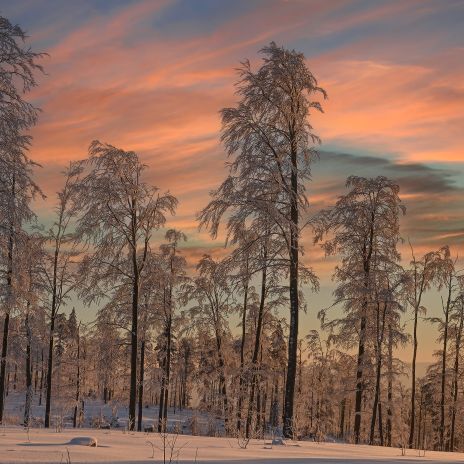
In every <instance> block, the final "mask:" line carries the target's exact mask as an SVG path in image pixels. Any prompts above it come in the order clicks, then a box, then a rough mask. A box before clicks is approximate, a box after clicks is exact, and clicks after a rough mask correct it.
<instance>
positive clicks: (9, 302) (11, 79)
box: [0, 16, 42, 423]
mask: <svg viewBox="0 0 464 464" xmlns="http://www.w3.org/2000/svg"><path fill="white" fill-rule="evenodd" d="M25 39H26V34H25V32H24V31H23V30H22V29H21V28H20V27H19V26H17V25H13V24H11V23H10V21H9V20H8V19H6V18H4V17H2V16H0V260H1V262H0V266H1V273H2V282H1V298H2V312H3V315H4V322H3V338H2V352H1V360H0V423H1V422H2V420H3V410H4V398H5V379H6V363H7V356H8V339H9V323H10V317H11V315H12V311H13V310H14V306H15V295H14V292H15V290H14V286H15V279H16V277H17V276H16V268H15V267H16V256H15V255H16V252H17V248H18V246H19V243H18V240H19V238H20V237H21V235H22V234H21V229H22V227H23V226H24V225H25V223H26V222H29V221H31V220H32V219H33V218H34V213H33V212H32V210H31V207H30V203H31V200H32V198H33V197H34V196H36V195H37V194H40V190H39V188H38V186H37V185H36V184H35V182H34V180H33V178H32V170H33V167H34V166H35V163H34V162H32V161H31V160H30V159H29V157H28V155H27V150H28V147H29V145H30V142H31V137H30V136H29V135H28V134H27V131H28V130H29V129H30V128H31V127H32V126H34V125H35V123H36V122H37V117H38V109H37V108H35V107H34V106H33V105H32V104H31V103H29V102H27V101H26V100H25V99H24V95H25V93H27V92H28V91H29V90H30V89H31V88H33V87H34V86H36V85H37V82H36V80H35V73H36V72H37V71H41V70H42V68H41V67H40V65H39V64H38V63H37V61H38V59H39V58H40V57H41V54H40V53H36V52H33V51H32V50H31V49H30V47H28V46H26V44H25Z"/></svg>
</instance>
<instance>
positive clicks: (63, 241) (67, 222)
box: [43, 166, 78, 428]
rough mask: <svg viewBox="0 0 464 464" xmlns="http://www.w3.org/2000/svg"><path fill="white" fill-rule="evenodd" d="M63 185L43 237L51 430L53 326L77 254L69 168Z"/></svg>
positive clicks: (47, 419) (71, 286)
mask: <svg viewBox="0 0 464 464" xmlns="http://www.w3.org/2000/svg"><path fill="white" fill-rule="evenodd" d="M64 176H65V182H64V186H63V188H62V190H61V191H60V192H58V194H57V199H58V204H57V205H56V207H55V215H56V216H55V220H54V222H53V225H52V226H51V227H50V229H49V230H48V232H47V234H46V245H45V246H48V250H47V251H48V253H47V255H46V257H45V265H44V270H43V273H44V281H45V283H44V285H45V288H46V290H47V293H48V296H49V312H48V317H49V323H50V330H49V337H48V365H47V383H46V400H45V422H44V425H45V428H48V427H50V410H51V401H52V385H53V355H54V342H55V335H56V333H55V329H56V328H55V325H56V320H57V316H58V315H59V314H60V309H61V308H62V307H63V305H64V304H65V302H66V300H67V299H68V298H69V296H70V293H71V292H72V291H73V290H74V289H75V287H76V285H77V276H76V274H75V272H76V265H75V262H74V261H75V258H76V257H77V255H78V251H77V249H76V242H75V241H74V235H73V233H72V232H71V228H72V227H73V225H74V224H73V219H74V215H75V210H74V205H73V200H72V196H73V194H74V188H75V184H76V181H77V177H76V176H78V170H76V169H75V166H70V167H69V168H68V169H67V170H65V171H64Z"/></svg>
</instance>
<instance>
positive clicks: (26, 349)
mask: <svg viewBox="0 0 464 464" xmlns="http://www.w3.org/2000/svg"><path fill="white" fill-rule="evenodd" d="M25 39H26V36H25V33H24V32H23V31H22V29H21V28H20V27H19V26H15V25H12V24H11V23H10V22H9V21H8V20H7V19H6V18H3V17H0V82H1V87H0V150H1V157H0V163H1V167H0V268H1V273H2V276H1V277H2V278H1V283H0V286H1V288H0V291H1V295H0V296H1V313H2V319H3V331H2V334H3V336H2V352H1V364H0V423H5V422H6V421H7V417H6V415H5V414H4V413H5V402H6V401H8V397H9V396H10V394H11V391H12V390H18V391H21V392H24V407H23V412H24V417H23V418H22V419H21V422H22V423H23V424H24V425H26V426H29V425H30V424H31V423H32V422H33V419H34V418H33V417H32V414H31V405H32V402H33V400H34V399H35V400H36V401H38V403H39V405H42V403H43V404H44V417H43V424H44V426H45V427H50V426H51V425H52V423H53V417H54V415H53V414H52V406H53V408H54V410H55V411H56V410H58V409H60V408H61V409H63V410H70V411H72V417H73V425H74V426H75V427H76V426H79V425H83V424H84V423H85V410H84V401H83V400H84V398H87V397H89V396H94V397H98V398H100V399H101V400H103V401H104V402H105V403H107V402H127V403H128V426H129V428H130V429H131V430H134V429H137V430H139V431H140V430H142V428H143V421H142V416H143V407H144V406H145V405H147V404H156V405H158V411H159V413H158V416H159V417H158V420H157V427H158V430H159V431H164V430H165V429H166V427H167V423H168V415H169V410H170V408H175V409H179V408H180V409H183V408H187V407H191V406H194V407H196V408H198V409H199V410H204V411H207V412H209V413H211V414H213V415H214V416H215V417H217V418H220V421H222V423H223V424H224V430H225V433H227V434H229V435H239V436H243V437H246V438H250V437H256V436H261V435H263V434H265V433H267V432H269V431H270V430H274V431H275V430H281V431H282V434H283V436H285V437H287V438H289V437H291V438H304V437H312V438H314V439H324V438H327V437H329V436H331V437H339V438H341V439H344V440H347V441H352V442H354V443H369V444H380V445H386V446H396V445H398V444H400V445H401V446H409V447H411V448H413V447H416V448H424V449H425V448H433V449H440V450H450V451H454V450H458V449H462V448H463V446H464V445H463V439H464V436H463V435H464V427H463V424H462V417H463V414H462V412H463V402H462V399H461V398H462V374H463V369H462V363H461V358H462V353H461V341H462V329H463V321H464V278H463V274H462V272H461V270H460V269H459V264H458V261H457V259H456V258H455V257H454V255H453V253H452V251H451V250H450V248H449V247H448V246H447V245H445V244H444V245H443V246H442V247H441V248H440V249H437V250H432V251H430V252H427V253H425V254H424V255H423V256H416V254H415V252H414V248H413V246H412V244H410V250H411V259H410V263H409V264H408V265H407V266H405V265H404V264H403V262H402V260H401V256H400V253H399V250H398V248H399V245H400V243H401V242H402V238H401V233H400V219H401V216H402V215H404V214H405V213H406V209H405V207H404V205H403V203H402V201H401V199H400V187H399V185H398V184H397V183H396V182H395V181H394V180H392V179H388V178H386V177H384V176H377V177H375V178H364V177H359V176H355V175H352V176H349V177H348V179H347V181H346V186H345V188H346V193H344V194H343V195H341V196H340V197H339V198H338V199H337V200H336V201H335V202H334V204H333V206H331V207H329V208H327V209H324V210H322V211H312V210H311V208H310V205H309V201H308V196H309V193H308V190H309V188H310V181H311V167H312V163H313V162H314V160H315V158H316V157H317V155H318V154H317V151H316V147H317V145H318V144H319V143H320V140H319V137H318V136H317V135H316V134H315V133H314V131H313V128H312V126H311V124H310V121H311V117H312V113H313V112H314V111H317V112H322V111H323V108H322V103H321V102H322V101H323V100H324V99H325V98H327V94H326V92H325V90H324V89H322V88H321V87H319V85H318V83H317V80H316V78H315V77H314V76H313V74H312V73H311V72H310V70H309V69H308V66H307V63H306V60H305V57H304V56H303V54H301V53H298V52H295V51H294V50H288V49H285V48H283V47H280V46H277V45H276V44H275V43H273V42H271V43H270V44H269V45H268V46H266V47H264V48H263V49H262V50H261V56H262V62H261V65H260V67H259V68H258V69H256V70H255V69H254V68H253V67H252V66H251V64H250V62H249V61H247V60H246V61H244V62H243V63H242V64H241V66H240V68H239V70H238V79H237V82H236V95H237V98H238V103H237V104H236V106H234V107H231V108H224V109H223V110H222V111H221V118H222V128H221V134H220V136H221V142H222V144H223V146H224V148H225V151H226V154H227V163H226V176H225V179H224V181H223V182H222V183H221V184H220V186H219V187H218V188H217V189H216V190H214V191H213V192H212V193H211V198H210V201H209V203H208V204H207V205H206V206H205V207H204V208H203V209H202V210H201V211H200V213H199V214H198V218H197V219H198V223H199V228H200V229H202V230H205V231H207V232H208V233H209V234H210V235H211V238H212V239H215V238H217V237H218V236H221V237H222V236H225V246H226V250H227V254H226V256H225V257H224V258H222V259H216V258H215V257H214V256H213V255H210V254H204V255H203V256H202V257H201V259H200V260H199V262H198V263H196V266H195V271H193V272H191V271H190V270H189V267H188V266H189V265H190V266H192V265H193V263H187V260H186V258H185V247H186V244H185V242H186V240H187V237H186V235H185V234H184V233H183V232H182V231H180V230H175V229H172V228H169V227H168V220H169V217H170V216H172V215H173V214H175V210H176V207H177V204H178V200H177V199H176V197H175V196H173V195H172V194H171V193H170V192H169V191H162V190H161V189H160V188H158V187H155V186H153V185H151V184H150V183H149V182H148V181H147V180H146V166H145V165H144V164H143V162H142V160H141V159H140V157H139V156H138V154H137V153H135V152H133V151H126V150H123V149H120V148H117V147H115V146H112V145H110V144H107V143H102V142H100V141H98V140H96V141H93V142H91V143H90V146H89V150H88V155H87V157H86V158H85V159H82V160H79V161H73V162H71V163H70V164H69V166H68V167H67V168H66V169H65V170H64V172H63V180H62V188H61V190H60V191H59V192H58V193H57V196H56V198H55V202H54V204H55V206H54V209H53V220H52V222H51V224H50V225H49V226H45V225H44V224H40V221H39V220H38V217H37V215H36V213H35V212H34V210H33V202H34V199H36V198H37V197H44V195H43V193H42V191H41V189H40V187H39V186H38V185H37V184H36V182H35V180H34V171H35V170H36V168H37V167H38V166H37V164H36V163H35V162H34V161H32V160H31V159H30V157H29V154H28V151H29V147H30V144H31V137H30V135H29V132H30V129H31V128H32V127H33V126H34V125H35V124H36V123H37V120H38V116H39V112H40V110H39V109H38V108H35V107H34V106H33V105H32V104H31V103H29V102H28V101H27V100H26V94H27V92H28V91H29V90H30V89H31V88H33V87H34V86H36V85H37V82H36V77H35V76H36V75H37V73H41V72H43V69H42V67H41V66H40V65H39V64H38V63H39V61H40V59H41V58H42V57H43V55H44V54H42V53H36V52H33V51H32V50H31V49H30V48H29V47H27V46H26V45H25ZM49 201H51V200H49ZM160 237H164V238H160ZM302 237H305V238H306V237H311V238H312V239H313V240H314V242H315V243H316V244H319V245H320V246H321V247H322V249H323V250H324V252H325V254H326V255H327V256H329V255H333V256H336V257H337V258H338V261H337V264H336V266H335V269H334V273H333V280H334V282H335V290H334V292H333V301H331V302H328V304H327V307H326V308H324V309H321V310H320V312H319V314H318V317H319V319H320V322H321V325H320V328H319V330H316V329H315V328H311V330H309V333H308V329H309V328H305V329H306V330H305V335H303V336H302V335H301V332H300V331H299V329H300V324H299V315H300V313H301V311H304V310H305V308H306V301H305V298H307V297H308V296H309V298H310V297H311V295H312V293H313V292H316V291H317V290H318V288H319V280H318V277H317V275H316V273H315V270H314V269H312V268H311V267H310V266H308V265H307V263H306V262H305V261H306V260H305V259H304V257H303V254H304V248H303V246H302V243H301V242H302ZM307 290H309V291H307ZM432 290H433V291H435V292H438V293H440V294H441V295H442V299H441V306H442V307H441V316H440V317H433V318H430V317H429V318H427V317H426V307H425V306H424V295H425V294H426V293H427V292H430V291H432ZM76 299H78V300H79V301H80V302H82V304H84V305H92V306H94V307H96V308H97V311H96V317H95V320H93V321H91V322H87V323H84V322H83V321H79V320H78V318H77V316H76V311H75V310H74V309H72V310H71V311H70V309H71V308H70V307H71V306H72V304H73V301H75V300H76ZM286 311H288V313H289V315H288V316H289V317H286ZM411 318H412V333H409V325H408V323H407V321H408V320H409V319H411ZM424 320H426V321H427V322H428V323H431V324H433V325H434V326H435V327H436V330H437V334H438V335H437V346H438V347H439V348H438V349H437V351H436V353H435V356H436V362H434V363H432V364H431V365H430V367H429V368H428V369H427V372H426V374H425V376H423V377H421V378H419V377H418V376H417V373H416V358H417V352H418V347H419V341H420V336H419V330H418V327H419V324H420V323H421V324H422V323H423V322H424ZM408 345H412V352H413V354H412V360H411V368H409V365H408V362H406V360H405V359H404V357H402V358H401V359H400V358H399V357H398V353H400V352H401V350H403V349H404V348H405V347H406V346H408ZM171 410H172V409H171Z"/></svg>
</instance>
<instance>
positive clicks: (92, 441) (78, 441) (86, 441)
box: [69, 437, 98, 448]
mask: <svg viewBox="0 0 464 464" xmlns="http://www.w3.org/2000/svg"><path fill="white" fill-rule="evenodd" d="M97 443H98V442H97V439H96V438H95V437H74V438H72V439H71V440H69V444H70V445H82V446H93V447H94V448H95V447H97Z"/></svg>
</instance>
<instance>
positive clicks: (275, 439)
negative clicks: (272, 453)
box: [272, 437, 287, 446]
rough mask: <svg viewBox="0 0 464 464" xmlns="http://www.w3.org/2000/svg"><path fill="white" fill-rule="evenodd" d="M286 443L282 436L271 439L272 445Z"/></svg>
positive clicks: (283, 444)
mask: <svg viewBox="0 0 464 464" xmlns="http://www.w3.org/2000/svg"><path fill="white" fill-rule="evenodd" d="M286 444H287V443H285V441H284V439H283V438H282V437H276V438H273V439H272V446H285V445H286Z"/></svg>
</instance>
